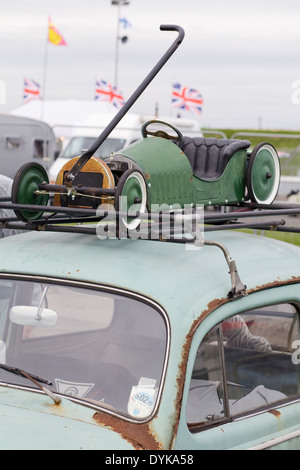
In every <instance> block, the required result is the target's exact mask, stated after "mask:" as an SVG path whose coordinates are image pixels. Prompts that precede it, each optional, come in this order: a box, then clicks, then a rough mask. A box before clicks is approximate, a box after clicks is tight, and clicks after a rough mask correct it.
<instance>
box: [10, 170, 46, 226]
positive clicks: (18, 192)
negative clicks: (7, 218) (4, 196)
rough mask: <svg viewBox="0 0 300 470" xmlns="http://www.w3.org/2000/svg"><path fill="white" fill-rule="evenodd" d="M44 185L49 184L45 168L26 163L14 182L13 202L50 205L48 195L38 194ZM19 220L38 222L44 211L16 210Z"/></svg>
mask: <svg viewBox="0 0 300 470" xmlns="http://www.w3.org/2000/svg"><path fill="white" fill-rule="evenodd" d="M42 183H47V184H48V183H49V179H48V175H47V172H46V170H45V168H44V167H43V166H42V165H40V164H39V163H32V162H29V163H25V164H24V165H22V166H21V168H20V169H19V170H18V171H17V173H16V176H15V178H14V181H13V185H12V191H11V200H12V203H14V204H26V205H33V206H34V205H42V206H45V205H47V204H48V199H49V195H48V194H36V190H37V189H38V188H39V185H40V184H42ZM14 212H15V214H16V216H17V217H18V219H19V220H22V221H25V222H26V221H27V220H36V219H39V218H40V217H41V216H42V215H43V211H35V210H30V209H24V210H23V209H22V210H19V209H16V210H14Z"/></svg>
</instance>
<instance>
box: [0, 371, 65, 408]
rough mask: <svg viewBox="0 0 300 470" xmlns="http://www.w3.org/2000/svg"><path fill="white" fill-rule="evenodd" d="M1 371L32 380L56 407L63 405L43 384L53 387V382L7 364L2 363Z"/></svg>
mask: <svg viewBox="0 0 300 470" xmlns="http://www.w3.org/2000/svg"><path fill="white" fill-rule="evenodd" d="M0 369H3V370H6V371H7V372H12V373H13V374H16V375H21V376H22V377H25V378H26V379H28V380H31V382H33V383H34V384H35V385H37V386H38V387H39V388H40V389H41V390H43V392H44V393H45V394H46V395H48V396H49V397H50V398H52V400H53V401H54V403H55V404H56V405H59V404H60V403H61V399H60V398H58V397H57V396H56V395H54V394H53V393H52V392H51V391H50V390H49V389H48V388H46V387H44V386H43V385H41V384H46V385H52V382H50V381H49V380H46V379H43V378H41V377H39V376H37V375H34V374H31V373H29V372H25V371H24V370H23V369H19V368H18V367H12V366H8V365H7V364H2V363H0Z"/></svg>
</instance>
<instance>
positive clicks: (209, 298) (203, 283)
mask: <svg viewBox="0 0 300 470" xmlns="http://www.w3.org/2000/svg"><path fill="white" fill-rule="evenodd" d="M205 237H206V238H207V239H213V240H216V241H218V242H219V243H222V244H224V245H225V246H226V247H227V249H228V250H229V252H230V255H231V256H232V258H233V259H234V260H235V262H236V265H237V268H238V272H239V275H240V278H241V280H242V282H243V283H244V284H245V285H246V286H247V293H248V295H247V296H243V297H241V298H238V299H236V300H229V299H228V297H227V294H228V291H229V290H230V287H231V285H230V277H229V274H228V266H227V264H226V262H225V259H224V256H223V254H222V252H221V250H220V249H219V248H218V247H216V246H203V247H201V248H199V249H195V248H194V249H188V246H187V245H185V244H180V243H161V242H157V241H145V240H116V239H114V240H110V239H107V240H99V239H98V238H97V237H96V236H90V235H80V234H64V233H44V232H42V233H41V232H39V233H37V232H31V233H25V234H21V235H16V236H13V237H9V238H6V239H3V240H1V242H0V260H1V261H0V276H1V277H3V276H5V275H6V274H8V273H13V274H20V275H26V276H29V277H30V276H34V277H39V276H41V277H46V278H51V279H55V280H58V281H60V280H61V282H63V281H64V280H72V281H75V282H78V283H79V284H80V283H82V282H83V283H93V284H99V285H104V286H113V287H114V288H120V289H122V290H124V291H126V292H129V293H130V292H134V293H136V294H138V295H140V296H142V297H145V298H146V299H150V300H151V301H152V302H154V303H157V304H158V305H159V306H160V308H161V309H163V310H164V311H165V313H166V317H167V318H168V323H169V347H168V357H167V361H166V368H165V375H164V380H163V381H162V385H161V387H162V388H161V394H160V396H159V403H158V406H157V408H156V411H155V413H154V415H152V416H151V417H150V418H149V420H148V421H146V422H144V423H142V424H140V423H138V422H137V423H134V422H129V421H126V419H124V417H122V416H115V415H111V413H110V412H109V411H107V410H105V409H103V410H99V408H97V407H93V406H92V405H87V404H86V403H84V402H82V403H80V401H72V399H70V398H67V397H64V396H62V401H61V403H60V404H59V405H56V404H54V403H53V401H52V400H51V398H49V397H48V396H47V395H45V394H44V393H42V392H40V391H38V390H29V389H26V388H22V387H16V386H12V385H10V384H9V383H2V382H1V383H0V434H1V439H0V447H1V448H2V449H114V450H116V449H128V450H130V449H147V448H149V449H175V450H176V449H178V450H179V449H181V450H182V449H190V450H192V449H249V448H259V447H260V446H262V447H266V448H273V447H274V448H275V447H276V448H298V447H300V432H299V420H300V401H299V402H297V401H296V400H295V401H294V402H293V403H289V404H288V405H283V406H281V407H279V408H276V410H272V411H271V412H270V410H266V411H263V412H260V413H255V414H253V415H251V414H250V415H249V416H247V417H244V418H242V419H238V420H236V421H235V420H233V421H232V422H228V423H225V424H222V425H219V426H214V427H211V428H207V429H203V430H202V431H201V432H199V433H196V434H193V433H191V432H190V430H189V429H188V426H187V424H186V414H185V413H186V400H187V396H188V390H189V381H190V377H191V373H192V368H193V364H194V360H195V355H196V351H197V347H198V346H199V343H200V342H201V340H202V338H203V337H204V336H205V335H206V333H207V332H208V331H209V330H210V329H211V328H213V327H214V326H215V325H216V324H217V323H218V322H220V321H221V320H223V319H224V318H226V317H228V316H231V315H235V314H237V313H239V312H240V311H244V310H247V309H252V308H255V307H257V306H261V305H268V304H269V303H270V302H271V303H274V302H283V301H289V300H291V299H292V300H293V301H294V302H296V303H299V304H300V289H299V282H300V249H299V248H297V247H295V246H293V245H290V244H286V243H282V242H277V241H274V240H270V239H268V238H264V237H258V236H254V235H248V234H243V233H232V232H229V231H228V232H226V231H225V232H222V233H221V232H219V233H217V234H214V235H211V234H210V235H208V234H206V235H205ZM0 333H2V331H1V330H0Z"/></svg>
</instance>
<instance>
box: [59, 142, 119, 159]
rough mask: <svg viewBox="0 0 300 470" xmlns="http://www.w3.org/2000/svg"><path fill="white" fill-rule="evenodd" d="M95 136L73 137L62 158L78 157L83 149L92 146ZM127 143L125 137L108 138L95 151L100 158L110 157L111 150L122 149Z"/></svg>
mask: <svg viewBox="0 0 300 470" xmlns="http://www.w3.org/2000/svg"><path fill="white" fill-rule="evenodd" d="M95 140H96V138H95V137H73V138H72V139H71V140H70V142H69V144H68V145H67V147H66V148H65V150H64V152H63V153H62V155H61V157H62V158H73V157H78V156H80V155H81V154H82V152H83V151H85V150H87V149H89V148H90V146H91V145H92V144H93V143H94V142H95ZM124 145H125V139H117V138H107V139H106V140H105V141H104V142H103V144H101V145H100V147H99V148H98V149H97V151H96V152H95V154H94V155H95V156H96V157H99V158H104V157H109V155H110V153H111V152H117V151H118V150H121V149H122V148H123V147H124Z"/></svg>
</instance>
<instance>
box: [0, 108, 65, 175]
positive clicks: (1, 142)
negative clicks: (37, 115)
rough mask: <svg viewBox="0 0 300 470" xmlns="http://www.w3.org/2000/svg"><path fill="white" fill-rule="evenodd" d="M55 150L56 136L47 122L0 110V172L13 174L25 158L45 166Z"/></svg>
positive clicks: (49, 164) (51, 158)
mask: <svg viewBox="0 0 300 470" xmlns="http://www.w3.org/2000/svg"><path fill="white" fill-rule="evenodd" d="M57 154H58V151H57V144H56V139H55V136H54V133H53V131H52V129H51V127H50V126H49V125H48V124H46V123H45V122H42V121H39V120H36V119H31V118H27V117H19V116H12V115H10V114H0V174H2V175H5V176H8V177H9V178H14V176H15V174H16V173H17V171H18V169H19V168H20V166H21V165H23V164H24V163H27V162H35V163H39V164H41V165H42V166H43V167H44V168H45V169H46V170H48V169H49V168H50V166H51V165H52V163H53V162H54V160H55V158H56V157H57Z"/></svg>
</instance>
